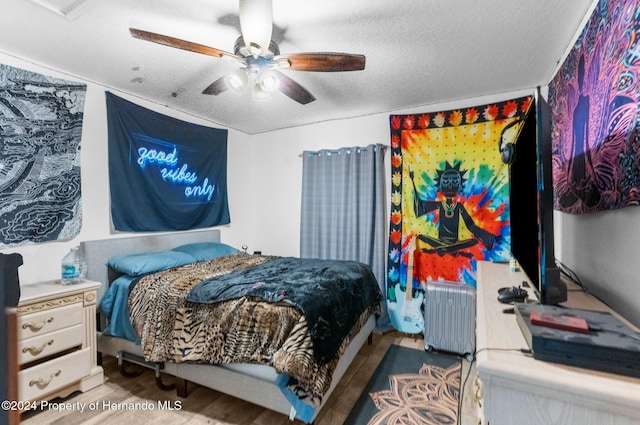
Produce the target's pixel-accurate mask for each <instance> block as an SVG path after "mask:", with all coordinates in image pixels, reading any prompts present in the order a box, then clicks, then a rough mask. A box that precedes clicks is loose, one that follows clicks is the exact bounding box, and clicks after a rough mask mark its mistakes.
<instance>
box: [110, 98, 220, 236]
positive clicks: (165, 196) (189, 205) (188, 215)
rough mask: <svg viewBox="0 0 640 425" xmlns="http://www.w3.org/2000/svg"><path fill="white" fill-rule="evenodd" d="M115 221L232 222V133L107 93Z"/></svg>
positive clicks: (127, 225)
mask: <svg viewBox="0 0 640 425" xmlns="http://www.w3.org/2000/svg"><path fill="white" fill-rule="evenodd" d="M106 100H107V123H108V131H109V137H108V139H109V185H110V189H111V219H112V221H113V226H114V228H115V229H116V230H122V231H127V232H147V231H166V230H188V229H198V228H203V227H212V226H218V225H222V224H229V222H230V217H229V206H228V200H227V134H228V131H227V130H224V129H218V128H211V127H206V126H202V125H197V124H193V123H190V122H185V121H182V120H179V119H176V118H173V117H169V116H166V115H163V114H160V113H157V112H154V111H151V110H149V109H146V108H143V107H142V106H139V105H136V104H135V103H132V102H129V101H127V100H125V99H122V98H120V97H118V96H116V95H114V94H112V93H106Z"/></svg>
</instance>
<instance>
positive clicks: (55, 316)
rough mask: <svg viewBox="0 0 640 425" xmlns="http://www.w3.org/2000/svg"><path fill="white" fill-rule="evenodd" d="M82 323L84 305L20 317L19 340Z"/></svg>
mask: <svg viewBox="0 0 640 425" xmlns="http://www.w3.org/2000/svg"><path fill="white" fill-rule="evenodd" d="M82 323H83V306H82V303H75V304H70V305H67V306H64V307H56V308H52V309H49V310H44V311H39V312H37V313H29V314H23V315H19V316H18V340H22V339H25V338H30V337H33V336H35V335H41V334H44V333H47V332H51V331H55V330H58V329H62V328H66V327H69V326H73V325H77V324H82Z"/></svg>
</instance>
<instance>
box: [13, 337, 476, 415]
mask: <svg viewBox="0 0 640 425" xmlns="http://www.w3.org/2000/svg"><path fill="white" fill-rule="evenodd" d="M391 344H398V345H402V346H405V347H411V348H415V349H418V350H424V340H423V339H422V337H421V336H419V335H418V336H413V335H404V334H400V333H397V332H388V333H385V334H374V337H373V343H372V344H371V345H368V344H365V346H364V347H363V348H362V350H360V353H359V354H358V355H357V356H356V358H355V359H354V361H353V363H352V364H351V366H350V367H349V369H348V370H347V372H346V374H345V376H344V377H343V378H342V380H341V381H340V383H339V384H338V387H337V388H336V389H335V391H334V392H333V394H332V395H331V397H330V399H329V400H328V401H327V404H326V405H325V407H324V408H323V409H322V411H321V412H320V414H319V415H318V417H317V418H316V421H315V424H316V425H342V424H344V420H345V418H346V417H347V415H348V414H349V411H350V410H351V407H352V406H353V404H354V403H355V402H356V400H357V399H358V397H359V395H360V393H361V392H362V389H363V388H364V386H365V385H366V384H367V382H368V381H369V378H370V377H371V375H372V374H373V372H374V370H375V369H376V366H377V365H378V363H379V362H380V360H381V359H382V357H383V356H384V354H385V352H386V351H387V348H388V347H389V345H391ZM103 367H104V371H105V383H104V385H101V386H99V387H97V388H94V389H92V390H90V391H88V392H86V393H76V394H72V395H71V396H69V397H67V398H65V399H62V400H60V399H57V400H52V401H51V402H52V403H66V404H67V407H68V409H67V410H62V411H56V410H53V409H45V410H42V411H38V412H26V413H24V414H23V415H22V418H21V419H22V420H21V423H22V424H24V425H44V424H52V425H55V424H60V425H74V424H84V425H90V424H104V425H134V424H140V423H144V424H196V425H197V424H209V425H231V424H233V425H289V424H294V425H299V424H301V423H302V422H300V421H295V422H291V421H289V419H288V418H287V417H286V416H284V415H281V414H279V413H275V412H272V411H269V410H266V409H263V408H261V407H258V406H256V405H254V404H250V403H247V402H244V401H242V400H239V399H236V398H233V397H230V396H227V395H225V394H222V393H219V392H217V391H213V390H210V389H208V388H204V387H197V386H195V385H194V388H193V389H190V390H189V397H187V398H185V399H182V398H179V397H178V396H177V395H176V393H175V390H174V391H161V390H159V389H158V388H157V387H156V384H155V376H154V374H153V372H152V371H151V370H145V371H144V372H143V374H142V375H141V376H139V377H137V378H126V377H124V376H122V375H121V374H120V372H119V371H118V367H117V363H116V361H115V359H114V358H112V357H106V358H105V359H104V364H103ZM470 367H473V364H470V363H469V362H468V361H467V360H463V370H462V381H463V383H464V381H465V378H466V377H467V375H468V372H469V368H470ZM473 375H474V373H473V370H471V374H470V377H469V379H468V380H467V382H466V385H465V388H464V396H463V402H462V408H461V410H462V414H461V422H460V425H477V424H478V419H477V416H476V408H477V407H476V405H475V403H474V383H473V381H474V378H473ZM169 379H170V378H167V381H169ZM159 402H160V403H163V406H171V407H173V408H174V410H170V409H164V408H163V409H158V407H157V406H158V403H159ZM91 403H95V404H93V406H96V407H97V408H94V409H89V405H90V404H91ZM104 403H106V404H107V405H106V406H105V405H104ZM109 403H113V404H115V403H139V404H138V405H137V406H138V407H139V408H138V409H131V410H129V409H122V408H119V409H109V408H108V404H109ZM145 403H149V404H152V405H153V407H154V408H153V410H151V409H148V410H144V409H143V407H144V406H145ZM82 405H84V406H85V411H84V412H80V408H79V406H82ZM59 406H60V407H62V406H63V404H60V405H59ZM147 406H148V404H147ZM344 425H348V424H344Z"/></svg>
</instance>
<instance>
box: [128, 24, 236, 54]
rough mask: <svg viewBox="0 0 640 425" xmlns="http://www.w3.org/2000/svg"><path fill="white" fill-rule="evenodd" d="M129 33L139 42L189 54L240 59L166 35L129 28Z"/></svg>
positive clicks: (212, 48)
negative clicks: (171, 48) (185, 51)
mask: <svg viewBox="0 0 640 425" xmlns="http://www.w3.org/2000/svg"><path fill="white" fill-rule="evenodd" d="M129 32H130V33H131V35H132V36H133V37H135V38H139V39H141V40H146V41H152V42H154V43H158V44H163V45H165V46H169V47H175V48H178V49H182V50H187V51H190V52H195V53H201V54H203V55H207V56H216V57H219V58H223V57H229V58H233V59H241V58H240V57H239V56H236V55H234V54H233V53H229V52H225V51H224V50H220V49H216V48H214V47H209V46H205V45H203V44H198V43H193V42H191V41H186V40H182V39H179V38H175V37H171V36H168V35H162V34H156V33H153V32H149V31H145V30H140V29H136V28H129Z"/></svg>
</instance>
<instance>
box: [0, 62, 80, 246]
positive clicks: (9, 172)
mask: <svg viewBox="0 0 640 425" xmlns="http://www.w3.org/2000/svg"><path fill="white" fill-rule="evenodd" d="M86 89H87V86H86V85H85V84H81V83H76V82H73V81H67V80H62V79H60V78H54V77H49V76H47V75H42V74H38V73H35V72H31V71H27V70H23V69H19V68H14V67H11V66H8V65H2V64H0V249H3V248H6V247H14V246H21V245H28V244H34V243H44V242H51V241H60V240H69V239H72V238H74V237H76V236H77V235H78V234H79V233H80V227H81V225H82V202H81V190H80V140H81V137H82V121H83V114H84V112H83V110H84V103H85V94H86Z"/></svg>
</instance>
